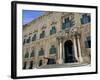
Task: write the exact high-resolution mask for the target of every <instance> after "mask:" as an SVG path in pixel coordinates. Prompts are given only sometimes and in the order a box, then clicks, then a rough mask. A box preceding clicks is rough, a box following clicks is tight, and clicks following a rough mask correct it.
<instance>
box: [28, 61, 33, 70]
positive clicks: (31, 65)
mask: <svg viewBox="0 0 100 80" xmlns="http://www.w3.org/2000/svg"><path fill="white" fill-rule="evenodd" d="M32 68H33V61H30V66H29V69H32Z"/></svg>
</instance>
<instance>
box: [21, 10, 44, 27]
mask: <svg viewBox="0 0 100 80" xmlns="http://www.w3.org/2000/svg"><path fill="white" fill-rule="evenodd" d="M44 13H45V12H44V11H35V10H23V12H22V19H23V20H22V24H23V25H25V24H27V23H29V22H31V21H32V20H34V19H36V18H38V17H39V16H41V15H43V14H44Z"/></svg>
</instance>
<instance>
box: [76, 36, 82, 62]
mask: <svg viewBox="0 0 100 80" xmlns="http://www.w3.org/2000/svg"><path fill="white" fill-rule="evenodd" d="M77 44H78V53H79V61H80V62H83V59H82V55H81V54H82V53H81V47H80V40H79V36H77Z"/></svg>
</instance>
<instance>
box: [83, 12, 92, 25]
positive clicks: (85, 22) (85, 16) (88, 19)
mask: <svg viewBox="0 0 100 80" xmlns="http://www.w3.org/2000/svg"><path fill="white" fill-rule="evenodd" d="M90 21H91V18H90V15H87V14H83V15H82V18H81V24H87V23H89V22H90Z"/></svg>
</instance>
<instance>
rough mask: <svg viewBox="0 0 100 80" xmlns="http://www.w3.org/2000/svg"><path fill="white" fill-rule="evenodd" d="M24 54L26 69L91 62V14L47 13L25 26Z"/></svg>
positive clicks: (24, 66)
mask: <svg viewBox="0 0 100 80" xmlns="http://www.w3.org/2000/svg"><path fill="white" fill-rule="evenodd" d="M22 55H23V60H22V61H23V62H22V64H23V69H33V68H45V67H48V66H50V67H51V68H52V67H54V66H55V67H58V66H61V65H62V66H63V65H64V67H67V64H69V65H70V64H71V65H70V67H71V66H73V65H75V64H76V65H77V66H78V65H79V64H90V63H91V15H90V14H89V13H71V12H45V14H44V15H42V16H40V17H38V18H37V19H35V20H33V21H32V22H30V23H29V24H26V25H24V26H23V54H22ZM65 64H66V65H65ZM51 65H52V66H51ZM56 65H57V66H56Z"/></svg>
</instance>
